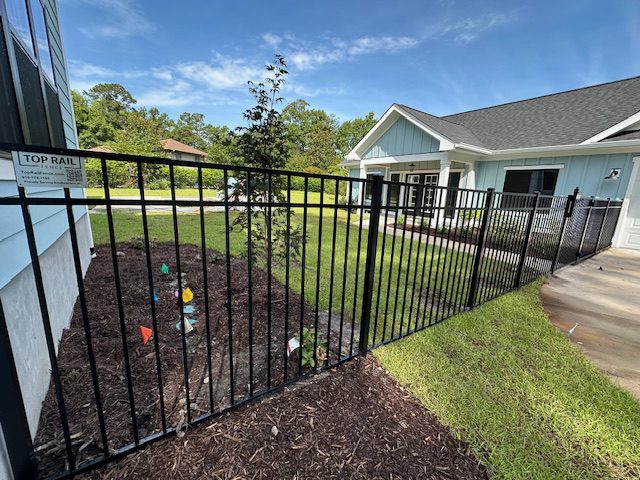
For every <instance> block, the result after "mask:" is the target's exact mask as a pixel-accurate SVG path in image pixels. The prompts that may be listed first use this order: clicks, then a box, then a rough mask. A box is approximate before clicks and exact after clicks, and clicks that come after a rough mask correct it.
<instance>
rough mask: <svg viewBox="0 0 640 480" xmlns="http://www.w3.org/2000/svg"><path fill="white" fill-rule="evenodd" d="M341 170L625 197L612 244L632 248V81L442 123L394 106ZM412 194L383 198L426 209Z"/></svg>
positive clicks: (637, 214) (639, 103)
mask: <svg viewBox="0 0 640 480" xmlns="http://www.w3.org/2000/svg"><path fill="white" fill-rule="evenodd" d="M341 165H342V166H344V167H346V168H348V169H349V175H350V176H351V177H356V178H366V177H371V176H372V175H384V178H385V179H386V180H390V181H400V182H408V183H415V184H423V185H439V186H452V187H464V188H471V189H487V188H489V187H493V188H495V189H497V190H500V191H507V192H529V193H533V192H535V191H540V192H542V193H544V194H549V195H551V194H553V195H567V194H569V193H571V192H572V191H573V189H574V188H575V187H580V191H581V193H582V196H583V197H590V196H593V197H598V198H602V199H606V198H611V199H624V205H623V210H622V216H621V220H620V222H619V228H618V231H617V233H616V238H615V239H614V244H615V245H616V246H624V247H629V248H639V249H640V172H639V169H640V77H634V78H629V79H626V80H619V81H616V82H610V83H605V84H602V85H594V86H591V87H585V88H580V89H576V90H570V91H567V92H561V93H555V94H551V95H545V96H542V97H536V98H532V99H529V100H521V101H517V102H511V103H506V104H503V105H496V106H492V107H487V108H481V109H478V110H472V111H468V112H462V113H457V114H454V115H447V116H443V117H437V116H435V115H430V114H428V113H426V112H422V111H420V110H416V109H414V108H410V107H407V106H405V105H398V104H393V105H392V106H391V107H390V108H389V109H388V110H387V111H386V112H385V114H384V115H383V116H382V118H381V119H380V120H379V121H378V123H377V124H376V125H375V126H374V127H373V128H372V129H371V130H370V131H369V132H368V133H367V135H365V137H364V138H363V139H362V140H361V141H360V142H359V143H358V144H357V145H356V146H355V148H354V149H353V150H351V152H349V154H348V155H347V156H346V157H345V159H344V161H343V162H342V163H341ZM420 191H423V192H429V189H418V188H413V187H412V188H411V190H410V191H409V192H406V193H407V195H406V196H405V195H404V193H405V192H404V190H402V189H399V188H390V189H388V192H385V194H386V195H388V199H387V200H388V201H389V202H390V203H391V204H396V205H398V204H399V205H400V206H404V203H407V205H406V206H407V207H409V208H411V207H414V206H415V205H416V204H422V205H429V203H430V201H431V199H430V198H428V197H429V195H423V196H425V198H422V199H420V198H417V196H418V195H419V193H418V192H420ZM431 191H433V190H431ZM355 193H357V194H358V196H360V197H361V196H362V195H363V194H364V198H361V199H362V200H363V201H364V202H365V203H366V202H368V201H370V192H368V191H367V192H355ZM355 193H354V195H355ZM405 197H406V198H408V202H404V198H405ZM456 201H457V199H456V198H452V197H451V196H448V198H446V197H445V198H443V199H442V202H444V203H446V202H449V203H455V202H456Z"/></svg>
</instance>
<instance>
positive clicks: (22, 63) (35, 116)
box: [14, 41, 51, 147]
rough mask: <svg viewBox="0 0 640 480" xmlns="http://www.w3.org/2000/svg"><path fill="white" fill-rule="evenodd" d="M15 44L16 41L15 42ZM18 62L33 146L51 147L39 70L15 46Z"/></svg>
mask: <svg viewBox="0 0 640 480" xmlns="http://www.w3.org/2000/svg"><path fill="white" fill-rule="evenodd" d="M14 42H15V41H14ZM14 47H15V52H16V60H17V63H18V75H19V76H20V87H21V88H22V98H23V99H24V107H25V111H26V112H27V124H28V125H29V134H30V135H31V142H30V143H31V144H33V145H44V146H47V147H48V146H50V145H51V142H50V139H49V127H48V126H47V116H46V114H45V109H44V99H43V98H42V88H41V86H40V74H39V73H38V68H37V67H36V66H35V65H34V64H33V62H32V61H31V59H30V58H29V57H28V56H27V54H25V53H24V51H23V50H22V49H21V48H18V46H17V45H14Z"/></svg>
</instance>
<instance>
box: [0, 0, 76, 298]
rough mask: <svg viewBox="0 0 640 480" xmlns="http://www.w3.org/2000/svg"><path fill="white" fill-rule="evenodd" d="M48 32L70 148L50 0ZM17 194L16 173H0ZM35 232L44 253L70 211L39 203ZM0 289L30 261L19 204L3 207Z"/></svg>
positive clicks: (2, 190) (71, 133) (52, 193)
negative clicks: (6, 174)
mask: <svg viewBox="0 0 640 480" xmlns="http://www.w3.org/2000/svg"><path fill="white" fill-rule="evenodd" d="M44 6H45V15H46V17H45V18H46V24H47V31H48V33H49V35H48V38H49V46H50V50H51V60H52V63H53V70H54V77H55V84H56V89H57V93H58V99H59V103H60V111H61V115H62V123H63V128H64V133H65V139H66V143H67V147H69V148H77V143H76V133H75V127H74V125H75V122H74V119H73V113H72V112H73V109H72V104H71V99H70V93H69V84H68V81H67V74H66V66H65V62H64V56H63V54H62V40H61V37H60V31H59V23H58V12H57V8H56V5H55V2H53V1H52V0H47V1H45V2H44ZM0 162H6V163H7V166H6V167H5V168H2V169H0V170H2V171H3V172H6V171H12V169H13V168H12V166H10V162H11V161H10V160H7V159H2V158H0ZM27 194H28V195H30V196H34V197H37V196H40V197H58V198H61V197H63V196H64V192H63V190H60V189H50V188H28V189H27ZM17 195H18V188H17V185H16V182H15V180H14V179H13V176H12V175H11V176H4V175H3V176H0V196H2V197H13V196H17ZM72 196H74V197H82V196H83V192H82V190H81V189H73V190H72ZM86 213H87V209H86V208H85V207H82V206H76V207H74V215H75V218H76V220H78V219H80V218H81V217H82V216H83V215H85V214H86ZM31 216H32V220H33V226H34V231H35V235H36V243H37V246H38V253H39V254H42V253H43V252H44V251H45V250H47V249H48V248H49V247H50V246H51V245H53V243H54V242H55V241H56V240H57V239H58V238H60V236H61V235H62V234H64V233H65V232H66V231H67V230H68V228H69V225H68V221H67V214H66V209H65V207H64V206H59V205H57V206H55V205H49V206H37V207H32V208H31ZM0 259H2V268H0V289H1V288H2V287H4V286H5V285H6V284H7V283H9V282H10V281H11V279H12V278H14V277H15V276H16V275H17V274H18V273H20V272H21V271H22V270H24V269H25V268H26V267H27V266H28V265H30V263H31V259H30V256H29V250H28V248H27V240H26V234H25V231H24V222H23V219H22V212H21V210H20V208H19V207H8V206H3V207H0Z"/></svg>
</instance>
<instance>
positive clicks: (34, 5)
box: [31, 0, 53, 82]
mask: <svg viewBox="0 0 640 480" xmlns="http://www.w3.org/2000/svg"><path fill="white" fill-rule="evenodd" d="M31 14H32V16H33V28H34V30H35V34H36V43H37V44H38V58H39V59H40V65H41V66H42V70H43V72H44V74H45V75H46V76H47V77H49V79H50V80H51V81H52V82H53V63H52V62H51V50H50V49H49V37H48V36H47V25H46V23H45V19H44V9H43V7H42V4H41V3H40V1H39V0H31Z"/></svg>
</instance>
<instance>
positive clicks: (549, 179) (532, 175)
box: [503, 169, 558, 195]
mask: <svg viewBox="0 0 640 480" xmlns="http://www.w3.org/2000/svg"><path fill="white" fill-rule="evenodd" d="M557 180H558V170H557V169H546V170H507V172H506V175H505V178H504V189H503V190H504V191H505V192H513V193H534V192H540V193H542V194H543V195H553V193H554V192H555V189H556V182H557Z"/></svg>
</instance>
